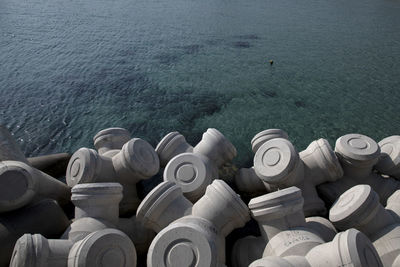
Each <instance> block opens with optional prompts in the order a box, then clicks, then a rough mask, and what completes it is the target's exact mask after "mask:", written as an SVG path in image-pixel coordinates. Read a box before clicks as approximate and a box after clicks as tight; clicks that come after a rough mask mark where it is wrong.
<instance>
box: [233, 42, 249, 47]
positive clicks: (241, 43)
mask: <svg viewBox="0 0 400 267" xmlns="http://www.w3.org/2000/svg"><path fill="white" fill-rule="evenodd" d="M233 46H234V47H237V48H249V47H250V43H249V42H243V41H238V42H234V43H233Z"/></svg>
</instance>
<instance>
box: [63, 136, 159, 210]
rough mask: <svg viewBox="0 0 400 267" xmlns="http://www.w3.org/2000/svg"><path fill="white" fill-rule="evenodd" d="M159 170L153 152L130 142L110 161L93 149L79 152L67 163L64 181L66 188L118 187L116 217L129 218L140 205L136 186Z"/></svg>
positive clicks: (139, 142) (140, 143)
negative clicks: (106, 184)
mask: <svg viewBox="0 0 400 267" xmlns="http://www.w3.org/2000/svg"><path fill="white" fill-rule="evenodd" d="M114 152H115V151H114ZM159 166H160V163H159V159H158V156H157V154H156V152H155V151H154V148H153V147H152V146H151V145H150V144H149V143H147V142H146V141H144V140H142V139H139V138H133V139H131V140H129V141H128V142H127V143H125V144H124V145H123V147H122V148H121V150H119V151H118V153H116V154H114V155H113V156H112V157H109V156H104V155H100V154H99V153H98V152H96V151H95V150H93V149H88V148H81V149H79V150H78V151H76V152H75V153H74V154H73V155H72V157H71V159H70V162H69V164H68V168H67V174H66V178H67V183H68V185H69V186H74V185H76V184H81V183H99V182H118V183H121V184H122V185H123V190H124V194H123V198H122V201H121V203H120V214H121V215H130V214H132V213H134V212H135V211H136V208H137V207H138V205H139V203H140V200H139V198H138V196H137V191H136V183H137V182H139V181H140V180H144V179H149V178H150V177H152V176H154V175H155V174H157V172H158V170H159Z"/></svg>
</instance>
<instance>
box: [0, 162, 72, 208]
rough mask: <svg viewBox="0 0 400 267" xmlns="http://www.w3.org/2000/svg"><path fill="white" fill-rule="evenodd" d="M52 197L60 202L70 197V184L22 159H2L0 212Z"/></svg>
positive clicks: (67, 200) (65, 202)
mask: <svg viewBox="0 0 400 267" xmlns="http://www.w3.org/2000/svg"><path fill="white" fill-rule="evenodd" d="M44 198H51V199H55V200H57V201H58V203H59V204H61V205H63V204H67V203H68V202H69V199H70V189H69V188H68V186H67V185H66V184H64V183H62V182H60V181H58V180H56V179H55V178H53V177H51V176H49V175H47V174H45V173H44V172H41V171H39V170H37V169H35V168H33V167H31V166H29V165H28V164H26V163H23V162H21V161H0V213H2V212H6V211H12V210H16V209H18V208H21V207H23V206H25V205H27V204H29V203H32V202H34V201H37V200H40V199H44Z"/></svg>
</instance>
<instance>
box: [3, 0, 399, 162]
mask: <svg viewBox="0 0 400 267" xmlns="http://www.w3.org/2000/svg"><path fill="white" fill-rule="evenodd" d="M270 60H273V62H274V63H273V65H271V64H270V63H269V61H270ZM399 101H400V1H399V0H301V1H298V0H18V1H15V0H1V1H0V124H4V125H6V126H7V127H8V128H9V129H10V130H11V131H12V132H13V134H14V135H15V137H16V139H17V140H18V142H19V143H20V144H21V147H22V149H23V151H24V152H25V153H26V155H27V156H34V155H40V154H48V153H55V152H71V153H73V152H74V151H75V150H77V149H78V148H80V147H83V146H84V147H92V146H93V145H92V143H93V141H92V137H93V136H94V135H95V134H96V133H97V132H98V131H99V130H101V129H104V128H108V127H124V128H127V129H128V130H129V131H130V132H131V133H132V136H133V137H140V138H144V139H145V140H147V141H149V142H150V143H151V144H152V145H154V146H155V145H156V144H157V143H158V141H159V140H160V139H161V138H162V137H163V136H164V135H165V134H167V133H168V132H171V131H179V132H180V133H182V134H183V135H184V136H185V137H186V139H187V140H188V141H189V142H190V143H191V144H193V145H195V144H196V143H197V142H198V141H199V140H200V139H201V135H202V133H203V132H204V131H206V129H207V128H211V127H213V128H217V129H218V130H220V131H221V132H222V133H223V134H224V135H225V136H226V137H227V138H228V139H229V140H231V142H232V143H233V144H234V145H235V146H236V148H237V150H238V157H237V159H236V160H235V162H236V163H237V164H239V165H242V166H245V165H247V166H250V165H252V152H251V147H250V140H251V138H252V137H253V136H254V135H255V134H256V133H257V132H259V131H261V130H264V129H268V128H281V129H283V130H285V131H286V132H287V133H288V134H289V137H290V140H291V141H292V142H293V143H294V145H295V146H296V148H297V149H298V150H299V151H300V150H302V149H304V148H305V147H306V146H307V145H308V144H309V143H310V142H311V141H313V140H315V139H318V138H327V139H328V140H329V141H330V143H331V145H332V146H334V142H335V140H336V139H337V138H338V137H340V136H341V135H343V134H347V133H362V134H365V135H368V136H370V137H372V138H374V139H375V140H377V141H379V140H380V139H382V138H384V137H386V136H389V135H395V134H397V135H399V134H400V120H399V114H400V105H399Z"/></svg>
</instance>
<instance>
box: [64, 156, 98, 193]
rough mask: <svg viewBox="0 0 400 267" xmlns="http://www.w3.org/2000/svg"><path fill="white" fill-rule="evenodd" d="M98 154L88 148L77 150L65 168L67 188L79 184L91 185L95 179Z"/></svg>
mask: <svg viewBox="0 0 400 267" xmlns="http://www.w3.org/2000/svg"><path fill="white" fill-rule="evenodd" d="M97 160H98V154H97V152H96V151H95V150H93V149H89V148H80V149H78V150H77V151H76V152H75V153H74V154H73V155H72V157H71V159H70V160H69V162H68V166H67V173H66V180H67V184H68V185H69V186H71V187H72V186H74V185H76V184H80V183H92V182H94V179H95V172H96V163H97Z"/></svg>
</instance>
